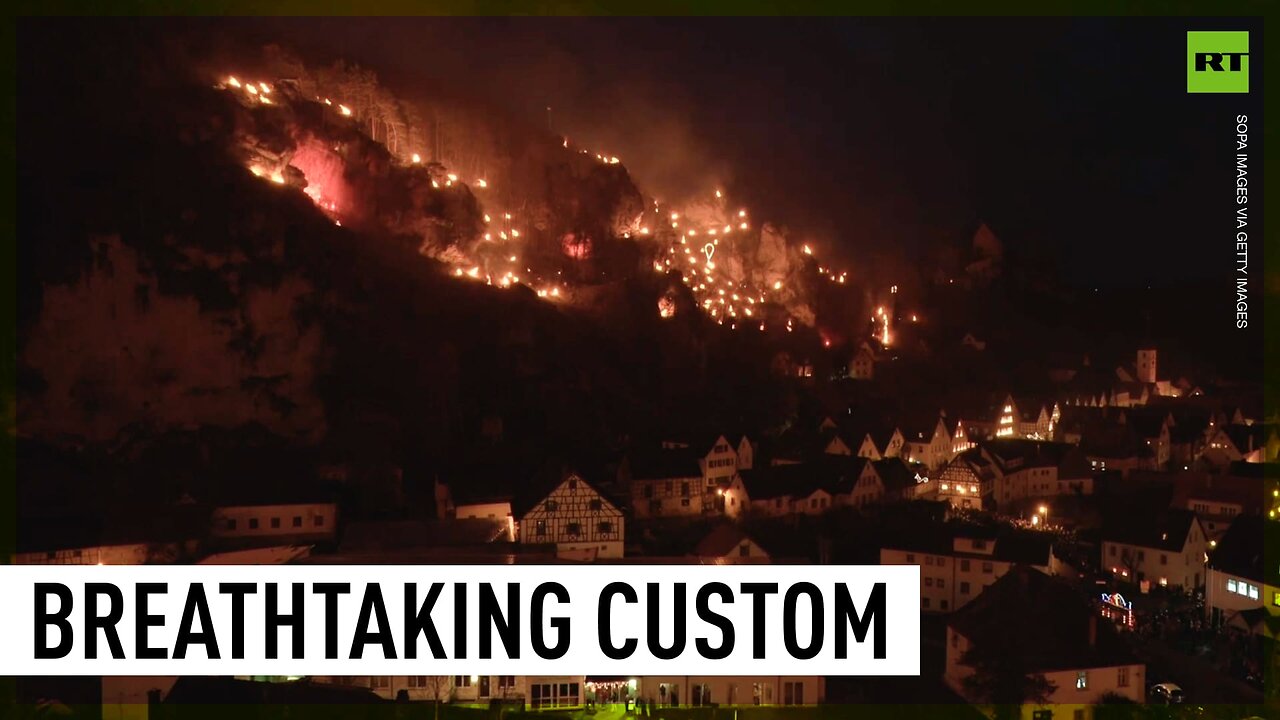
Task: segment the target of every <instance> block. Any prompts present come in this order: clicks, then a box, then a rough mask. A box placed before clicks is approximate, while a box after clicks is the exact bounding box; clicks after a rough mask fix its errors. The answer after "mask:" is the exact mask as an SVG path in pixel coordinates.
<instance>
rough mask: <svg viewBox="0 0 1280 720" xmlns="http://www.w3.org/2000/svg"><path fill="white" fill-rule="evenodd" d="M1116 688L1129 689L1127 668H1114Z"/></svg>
mask: <svg viewBox="0 0 1280 720" xmlns="http://www.w3.org/2000/svg"><path fill="white" fill-rule="evenodd" d="M1116 687H1129V668H1127V667H1122V668H1116Z"/></svg>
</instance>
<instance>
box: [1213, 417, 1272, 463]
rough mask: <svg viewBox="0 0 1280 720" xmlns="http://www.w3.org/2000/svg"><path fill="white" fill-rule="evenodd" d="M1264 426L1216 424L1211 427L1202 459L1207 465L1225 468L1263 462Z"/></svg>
mask: <svg viewBox="0 0 1280 720" xmlns="http://www.w3.org/2000/svg"><path fill="white" fill-rule="evenodd" d="M1261 430H1262V426H1260V425H1244V424H1237V423H1231V424H1216V425H1214V426H1212V427H1211V429H1210V432H1209V436H1208V438H1207V439H1206V441H1205V448H1204V452H1203V453H1202V454H1201V456H1200V459H1201V461H1202V462H1204V463H1205V464H1207V465H1209V466H1211V467H1215V468H1224V467H1226V466H1228V465H1230V464H1231V463H1233V462H1239V461H1241V460H1243V461H1245V462H1261V461H1262V450H1263V443H1262V433H1261Z"/></svg>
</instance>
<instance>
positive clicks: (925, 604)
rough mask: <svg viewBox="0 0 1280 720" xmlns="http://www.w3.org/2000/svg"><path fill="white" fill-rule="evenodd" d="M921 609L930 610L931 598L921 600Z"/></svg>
mask: <svg viewBox="0 0 1280 720" xmlns="http://www.w3.org/2000/svg"><path fill="white" fill-rule="evenodd" d="M920 607H922V608H924V609H925V610H928V609H929V598H920Z"/></svg>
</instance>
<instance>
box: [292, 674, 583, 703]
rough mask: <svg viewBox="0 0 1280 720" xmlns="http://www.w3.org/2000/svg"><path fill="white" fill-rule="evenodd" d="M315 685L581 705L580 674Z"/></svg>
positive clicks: (462, 699) (416, 696)
mask: <svg viewBox="0 0 1280 720" xmlns="http://www.w3.org/2000/svg"><path fill="white" fill-rule="evenodd" d="M311 681H312V682H315V683H318V684H327V685H336V686H351V687H359V688H367V689H369V690H371V691H372V692H373V693H374V694H375V695H376V696H378V697H380V698H382V699H384V700H396V699H400V698H403V699H405V700H409V701H431V702H440V703H465V704H484V705H488V704H489V703H490V702H495V701H506V702H513V703H520V702H523V703H524V704H525V705H526V706H527V707H529V708H530V709H552V708H575V707H582V706H583V704H584V701H585V699H586V697H585V685H584V682H583V677H582V676H581V675H577V676H573V675H555V676H544V675H407V676H406V675H359V676H354V677H328V676H326V677H313V678H311Z"/></svg>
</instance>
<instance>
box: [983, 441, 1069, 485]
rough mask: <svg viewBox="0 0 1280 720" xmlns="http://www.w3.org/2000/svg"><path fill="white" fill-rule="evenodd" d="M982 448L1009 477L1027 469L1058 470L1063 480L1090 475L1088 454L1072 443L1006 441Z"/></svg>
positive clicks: (995, 442)
mask: <svg viewBox="0 0 1280 720" xmlns="http://www.w3.org/2000/svg"><path fill="white" fill-rule="evenodd" d="M981 447H982V448H983V450H984V451H986V453H987V455H988V456H989V457H991V458H992V459H993V460H994V461H995V463H996V464H997V465H998V466H999V467H1000V469H1001V470H1002V471H1003V472H1006V473H1007V472H1011V471H1014V470H1018V469H1021V468H1023V467H1056V468H1058V475H1059V477H1060V478H1061V479H1067V478H1077V477H1088V476H1089V475H1090V472H1089V467H1088V463H1086V462H1085V459H1084V454H1083V453H1082V452H1081V450H1080V448H1078V447H1076V446H1075V445H1071V444H1069V443H1059V442H1047V441H1043V440H1024V439H1021V438H1004V439H1000V440H988V441H986V442H984V443H982V445H981Z"/></svg>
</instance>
